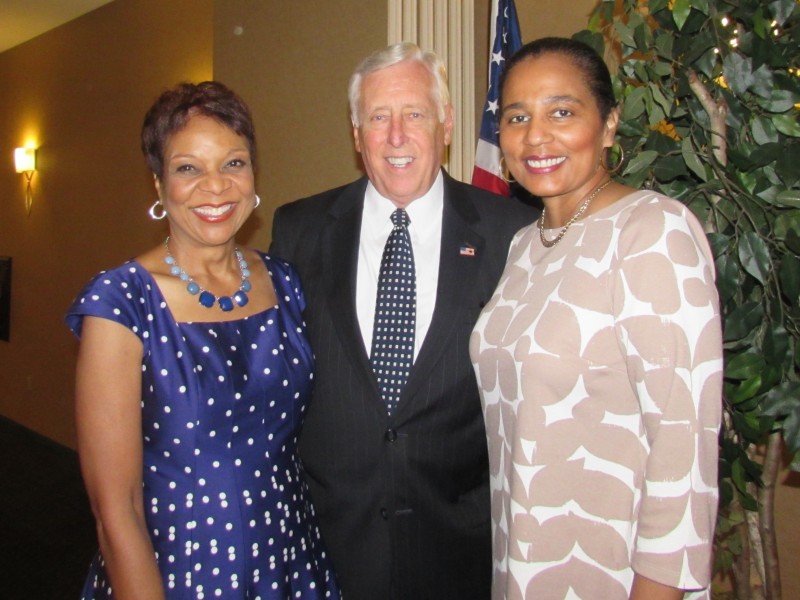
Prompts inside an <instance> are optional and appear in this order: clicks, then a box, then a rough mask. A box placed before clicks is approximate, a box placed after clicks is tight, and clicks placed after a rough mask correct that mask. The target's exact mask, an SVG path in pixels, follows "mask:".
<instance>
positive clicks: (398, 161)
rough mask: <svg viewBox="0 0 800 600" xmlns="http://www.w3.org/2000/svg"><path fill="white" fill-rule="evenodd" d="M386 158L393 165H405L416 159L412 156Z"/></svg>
mask: <svg viewBox="0 0 800 600" xmlns="http://www.w3.org/2000/svg"><path fill="white" fill-rule="evenodd" d="M386 160H387V161H389V164H390V165H392V166H393V167H405V166H406V165H407V164H409V163H410V162H411V161H412V160H414V159H413V158H411V157H410V156H389V157H387V158H386Z"/></svg>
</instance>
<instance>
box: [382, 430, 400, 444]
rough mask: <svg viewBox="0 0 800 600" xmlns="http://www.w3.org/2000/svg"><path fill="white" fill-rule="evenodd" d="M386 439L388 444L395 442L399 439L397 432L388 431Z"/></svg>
mask: <svg viewBox="0 0 800 600" xmlns="http://www.w3.org/2000/svg"><path fill="white" fill-rule="evenodd" d="M384 437H385V438H386V441H387V442H393V441H395V440H396V439H397V432H396V431H395V430H394V429H387V430H386V435H385V436H384Z"/></svg>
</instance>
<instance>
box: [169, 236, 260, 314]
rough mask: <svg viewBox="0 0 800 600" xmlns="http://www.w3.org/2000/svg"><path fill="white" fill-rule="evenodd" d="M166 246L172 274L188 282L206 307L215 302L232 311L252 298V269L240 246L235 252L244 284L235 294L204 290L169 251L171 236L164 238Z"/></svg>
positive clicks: (198, 299)
mask: <svg viewBox="0 0 800 600" xmlns="http://www.w3.org/2000/svg"><path fill="white" fill-rule="evenodd" d="M164 247H166V249H167V255H166V256H165V257H164V262H165V263H166V264H167V265H168V266H169V273H170V275H174V276H175V277H177V278H178V279H180V280H181V281H185V282H187V283H186V291H187V292H189V293H190V294H191V295H192V296H196V295H197V294H199V296H198V297H197V301H198V302H199V303H200V304H202V305H203V306H205V307H206V308H212V307H213V306H214V305H215V304H216V305H218V306H219V308H220V309H221V310H223V311H224V312H230V311H232V310H233V308H234V306H235V305H238V306H244V305H245V304H247V303H248V302H249V301H250V299H249V298H248V297H247V292H249V291H250V290H251V288H252V287H253V286H252V285H251V284H250V280H249V279H248V277H250V270H249V269H248V268H247V261H246V260H245V259H244V254H242V252H241V250H239V249H238V248H236V249H234V251H233V254H234V256H236V261H237V262H238V263H239V271H240V272H241V274H242V285H240V286H239V289H238V290H237V292H236V293H235V294H234V295H233V296H215V295H214V294H212V293H211V292H209V291H208V290H204V289H203V288H202V287H200V285H199V284H198V283H197V282H196V281H195V280H194V279H192V276H191V275H189V274H188V273H187V272H186V271H184V270H183V269H181V268H180V266H179V265H178V263H177V262H176V261H175V259H174V258H173V257H172V254H170V252H169V236H167V239H165V240H164Z"/></svg>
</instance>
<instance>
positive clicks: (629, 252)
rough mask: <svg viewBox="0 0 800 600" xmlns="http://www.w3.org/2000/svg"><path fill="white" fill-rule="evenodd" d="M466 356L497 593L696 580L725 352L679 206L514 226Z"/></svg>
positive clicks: (709, 530) (710, 288)
mask: <svg viewBox="0 0 800 600" xmlns="http://www.w3.org/2000/svg"><path fill="white" fill-rule="evenodd" d="M551 237H552V236H551ZM470 354H471V356H472V360H473V362H474V363H475V371H476V375H477V378H478V382H479V384H480V387H481V396H482V401H483V405H484V416H485V421H486V434H487V437H488V442H489V462H490V478H491V492H492V498H491V501H492V526H493V532H492V533H493V554H494V575H493V590H492V597H493V598H496V599H499V598H504V599H505V598H507V599H509V600H512V599H514V600H516V599H521V598H603V599H604V600H614V599H626V598H627V597H628V593H629V591H630V586H631V584H632V581H633V574H634V570H635V571H636V572H637V573H640V574H642V575H644V576H645V577H650V578H651V579H654V580H657V581H660V582H662V583H665V584H668V585H671V586H674V587H679V588H683V589H694V590H697V589H700V588H705V587H706V586H708V584H709V578H710V558H711V545H712V542H713V532H714V524H715V517H716V507H717V452H718V445H717V444H718V442H717V432H718V428H719V421H720V412H721V385H722V347H721V333H720V319H719V310H718V299H717V293H716V288H715V286H714V275H713V258H712V256H711V252H710V249H709V247H708V243H707V241H706V239H705V235H704V233H703V231H702V228H701V226H700V224H699V223H698V222H697V220H696V219H695V218H694V216H693V215H692V214H691V213H690V212H689V211H688V209H687V208H686V207H685V206H683V205H682V204H680V203H679V202H676V201H674V200H670V199H668V198H665V197H663V196H659V195H658V194H655V193H653V192H648V191H642V192H637V193H634V194H631V195H629V196H627V197H626V198H623V199H620V200H619V201H618V202H616V203H614V204H613V205H611V206H608V207H606V208H604V209H602V210H599V211H598V212H597V213H595V214H593V215H591V216H589V217H587V218H586V219H584V220H581V221H577V222H576V223H575V224H574V225H573V226H572V228H571V229H570V231H569V233H568V234H567V235H566V236H565V237H564V239H563V240H562V241H561V243H560V244H559V245H558V246H556V247H553V248H549V249H546V248H544V247H543V246H542V244H541V242H540V241H539V236H538V232H537V229H536V227H535V226H532V227H528V228H525V229H523V230H521V231H520V232H519V233H518V234H517V237H516V238H515V240H514V242H513V243H512V246H511V250H510V253H509V258H508V263H507V265H506V269H505V272H504V273H503V276H502V277H501V279H500V283H499V285H498V288H497V291H496V292H495V295H494V297H493V298H492V300H491V301H490V302H489V304H488V305H487V306H486V308H485V309H484V311H483V313H482V314H481V316H480V318H479V320H478V323H477V325H476V327H475V330H474V331H473V334H472V338H471V340H470ZM686 597H687V598H690V597H691V598H698V597H708V590H707V589H706V590H703V591H701V592H693V593H690V594H687V596H686Z"/></svg>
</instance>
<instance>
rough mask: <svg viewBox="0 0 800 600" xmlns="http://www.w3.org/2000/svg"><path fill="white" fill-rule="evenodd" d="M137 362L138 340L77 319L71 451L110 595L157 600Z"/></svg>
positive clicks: (116, 327)
mask: <svg viewBox="0 0 800 600" xmlns="http://www.w3.org/2000/svg"><path fill="white" fill-rule="evenodd" d="M141 363H142V343H141V341H140V340H139V339H138V338H137V337H136V335H134V334H133V333H132V332H131V331H130V330H128V329H127V328H125V327H124V326H122V325H120V324H118V323H115V322H113V321H110V320H107V319H102V318H99V317H86V318H84V320H83V326H82V333H81V344H80V351H79V353H78V366H77V372H76V394H75V411H76V423H77V431H78V451H79V454H80V461H81V471H82V473H83V479H84V482H85V484H86V490H87V492H88V494H89V499H90V501H91V505H92V511H93V512H94V515H95V519H96V522H97V537H98V541H99V543H100V552H101V554H102V556H103V560H104V561H105V566H106V572H107V573H108V576H109V578H110V580H111V585H112V587H113V589H114V597H115V598H116V599H117V600H126V599H130V598H142V599H145V598H146V599H147V600H159V599H163V598H164V586H163V582H162V580H161V574H160V572H159V570H158V565H157V564H156V560H155V553H154V551H153V545H152V543H151V541H150V535H149V532H148V529H147V524H146V522H145V517H144V502H143V499H142V427H141V397H142V395H141V376H142V375H141Z"/></svg>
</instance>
